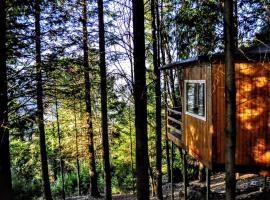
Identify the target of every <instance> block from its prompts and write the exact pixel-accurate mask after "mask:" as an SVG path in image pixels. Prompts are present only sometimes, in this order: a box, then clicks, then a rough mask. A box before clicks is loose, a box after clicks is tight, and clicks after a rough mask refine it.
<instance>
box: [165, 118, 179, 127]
mask: <svg viewBox="0 0 270 200" xmlns="http://www.w3.org/2000/svg"><path fill="white" fill-rule="evenodd" d="M168 119H169V120H170V121H172V122H175V123H177V124H179V125H180V126H182V122H181V121H179V120H177V119H174V118H173V117H168Z"/></svg>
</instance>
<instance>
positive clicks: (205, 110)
mask: <svg viewBox="0 0 270 200" xmlns="http://www.w3.org/2000/svg"><path fill="white" fill-rule="evenodd" d="M187 83H203V84H204V116H201V115H197V114H194V113H191V112H189V111H188V110H187V90H186V87H187ZM206 100H207V96H206V80H184V102H185V105H184V108H185V114H186V115H189V116H192V117H195V118H197V119H200V120H203V121H206V113H207V107H206Z"/></svg>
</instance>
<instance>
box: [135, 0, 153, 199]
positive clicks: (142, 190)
mask: <svg viewBox="0 0 270 200" xmlns="http://www.w3.org/2000/svg"><path fill="white" fill-rule="evenodd" d="M132 11H133V34H134V52H133V54H134V75H135V76H134V78H135V90H134V96H135V127H136V172H137V185H136V186H137V199H138V200H147V199H149V177H148V165H149V158H148V143H147V140H148V137H147V96H146V95H147V91H146V67H145V37H144V1H143V0H132Z"/></svg>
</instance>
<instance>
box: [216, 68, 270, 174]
mask: <svg viewBox="0 0 270 200" xmlns="http://www.w3.org/2000/svg"><path fill="white" fill-rule="evenodd" d="M235 72H236V74H235V78H236V107H237V109H236V112H237V114H236V120H237V125H236V129H237V136H236V165H238V166H239V167H240V168H241V167H242V166H243V167H244V170H245V168H247V167H250V169H251V170H256V168H261V169H268V170H269V167H270V80H269V79H270V64H263V63H255V64H254V63H236V64H235ZM224 76H225V73H224V64H214V65H213V67H212V83H213V84H212V94H213V95H212V99H213V108H212V109H213V125H214V135H213V152H214V154H213V160H214V161H215V164H224V160H225V159H224V156H225V153H224V127H225V125H224V120H225V96H224ZM253 166H254V167H253ZM255 166H256V167H255Z"/></svg>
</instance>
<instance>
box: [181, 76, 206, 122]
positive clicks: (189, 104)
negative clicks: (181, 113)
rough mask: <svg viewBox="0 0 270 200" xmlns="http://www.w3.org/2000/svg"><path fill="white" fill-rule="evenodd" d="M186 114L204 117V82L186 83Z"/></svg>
mask: <svg viewBox="0 0 270 200" xmlns="http://www.w3.org/2000/svg"><path fill="white" fill-rule="evenodd" d="M186 112H188V113H190V114H194V115H198V116H200V117H205V81H186Z"/></svg>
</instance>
